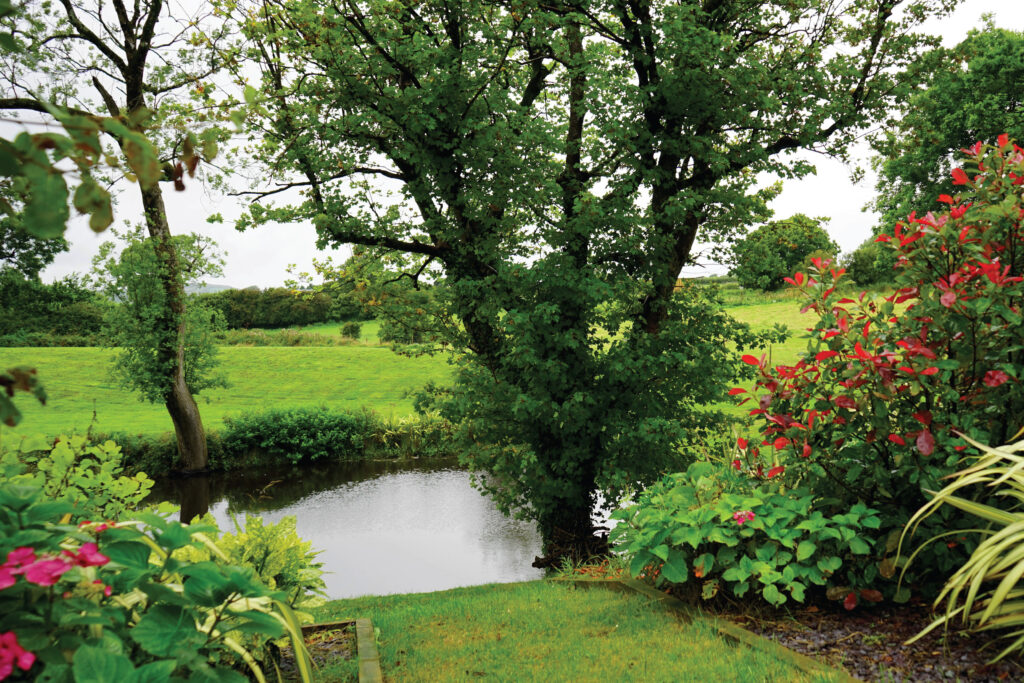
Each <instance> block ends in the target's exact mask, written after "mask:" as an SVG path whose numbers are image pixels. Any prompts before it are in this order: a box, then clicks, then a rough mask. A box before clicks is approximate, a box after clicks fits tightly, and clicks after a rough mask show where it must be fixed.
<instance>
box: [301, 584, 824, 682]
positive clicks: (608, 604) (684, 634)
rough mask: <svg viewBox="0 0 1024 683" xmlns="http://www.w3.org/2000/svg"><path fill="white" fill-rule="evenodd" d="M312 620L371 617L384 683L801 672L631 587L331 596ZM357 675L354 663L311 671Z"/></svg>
mask: <svg viewBox="0 0 1024 683" xmlns="http://www.w3.org/2000/svg"><path fill="white" fill-rule="evenodd" d="M315 617H316V619H317V620H318V621H334V620H339V619H347V618H366V617H368V618H370V619H371V620H373V625H374V627H375V628H376V629H379V640H378V648H379V649H380V657H381V667H382V669H383V672H384V676H385V678H386V679H387V680H393V681H431V682H434V681H476V680H482V681H517V682H519V681H544V682H545V683H546V682H549V681H599V682H601V683H604V682H605V681H645V682H647V681H652V682H655V681H736V682H742V681H750V682H751V683H753V682H755V681H756V682H758V683H762V682H765V681H779V682H780V683H782V682H785V683H790V682H796V681H812V680H814V681H819V680H820V681H827V680H832V678H830V677H829V676H830V674H826V675H823V676H819V677H808V675H807V674H806V673H805V672H803V671H801V670H800V669H797V668H794V667H793V666H792V665H791V664H789V663H786V662H783V661H781V660H778V659H775V658H774V657H772V656H771V655H769V654H767V653H764V652H760V651H757V650H753V649H751V648H748V647H746V646H742V645H737V644H734V643H732V642H730V641H727V640H725V639H723V638H722V637H721V636H720V635H719V634H718V633H717V632H716V631H715V630H714V628H713V627H712V625H711V622H710V620H708V619H706V618H703V617H698V618H695V620H694V621H693V622H684V621H681V620H680V619H679V618H678V617H677V616H675V615H674V614H673V613H672V612H670V611H668V610H665V609H664V608H662V607H660V606H655V605H652V603H651V600H650V599H649V598H646V597H644V596H642V595H638V594H635V593H626V592H619V591H614V590H610V589H607V588H603V587H594V588H589V589H587V588H577V587H575V586H572V585H569V584H564V583H554V582H545V581H532V582H529V583H519V584H510V585H487V586H476V587H472V588H458V589H455V590H450V591H443V592H438V593H419V594H412V595H389V596H385V597H365V598H355V599H351V600H337V601H333V602H329V603H327V604H326V605H325V606H323V607H321V608H319V609H318V610H316V614H315ZM318 673H319V676H318V678H317V680H320V681H354V680H356V665H355V661H354V660H353V661H339V662H336V663H334V664H332V665H328V666H325V667H323V668H321V669H320V670H319V671H318Z"/></svg>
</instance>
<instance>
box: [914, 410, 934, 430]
mask: <svg viewBox="0 0 1024 683" xmlns="http://www.w3.org/2000/svg"><path fill="white" fill-rule="evenodd" d="M914 419H915V420H917V421H918V422H920V423H921V424H923V425H924V426H925V427H931V425H932V413H931V411H930V410H922V411H921V412H919V413H914Z"/></svg>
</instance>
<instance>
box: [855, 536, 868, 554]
mask: <svg viewBox="0 0 1024 683" xmlns="http://www.w3.org/2000/svg"><path fill="white" fill-rule="evenodd" d="M850 552H851V553H853V554H854V555H867V554H869V553H870V552H871V546H869V545H868V544H867V543H866V542H865V541H864V539H862V538H860V537H859V536H854V537H853V538H851V539H850Z"/></svg>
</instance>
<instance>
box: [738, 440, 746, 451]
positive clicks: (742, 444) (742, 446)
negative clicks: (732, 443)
mask: <svg viewBox="0 0 1024 683" xmlns="http://www.w3.org/2000/svg"><path fill="white" fill-rule="evenodd" d="M736 445H737V446H739V447H740V449H741V450H744V451H745V450H747V440H746V439H736Z"/></svg>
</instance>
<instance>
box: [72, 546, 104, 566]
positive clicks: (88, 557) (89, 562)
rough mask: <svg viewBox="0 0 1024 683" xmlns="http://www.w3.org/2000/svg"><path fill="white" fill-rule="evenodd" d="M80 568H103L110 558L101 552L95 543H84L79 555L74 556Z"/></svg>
mask: <svg viewBox="0 0 1024 683" xmlns="http://www.w3.org/2000/svg"><path fill="white" fill-rule="evenodd" d="M73 557H74V561H75V564H77V565H78V566H79V567H102V566H103V565H105V564H106V563H107V562H110V558H109V557H107V556H106V555H104V554H102V553H101V552H100V549H99V546H97V545H96V544H95V543H83V544H82V548H81V549H80V550H79V551H78V555H75V556H73Z"/></svg>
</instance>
